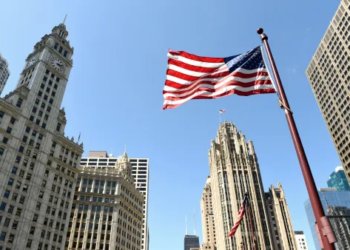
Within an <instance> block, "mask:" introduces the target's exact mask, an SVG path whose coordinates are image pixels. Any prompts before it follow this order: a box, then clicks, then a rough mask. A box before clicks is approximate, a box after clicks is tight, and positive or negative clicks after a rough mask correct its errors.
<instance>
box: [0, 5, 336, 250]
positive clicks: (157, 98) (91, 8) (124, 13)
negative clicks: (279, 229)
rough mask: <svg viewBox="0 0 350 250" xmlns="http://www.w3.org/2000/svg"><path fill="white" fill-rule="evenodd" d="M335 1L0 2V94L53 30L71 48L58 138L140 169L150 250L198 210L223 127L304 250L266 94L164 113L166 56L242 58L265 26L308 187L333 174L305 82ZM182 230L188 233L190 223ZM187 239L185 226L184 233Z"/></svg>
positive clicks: (291, 165) (280, 136)
mask: <svg viewBox="0 0 350 250" xmlns="http://www.w3.org/2000/svg"><path fill="white" fill-rule="evenodd" d="M338 4H339V1H322V4H320V1H316V0H308V1H302V0H294V1H277V0H270V1H259V0H250V1H238V0H217V1H210V0H190V1H189V0H168V1H164V0H153V1H144V0H129V1H112V0H110V1H107V0H105V1H65V0H62V1H58V2H57V1H17V0H12V1H2V3H1V4H0V9H1V10H2V11H1V23H2V26H1V37H0V52H1V53H2V55H3V56H4V57H5V58H6V59H7V60H8V62H9V64H10V70H11V76H10V78H9V81H8V84H7V86H6V88H5V90H4V93H5V94H6V93H8V92H10V91H11V90H13V88H14V86H15V85H16V83H17V80H18V78H19V74H20V72H21V70H22V69H23V66H24V61H25V59H26V57H27V55H28V54H29V53H30V52H31V51H32V49H33V46H34V45H35V43H36V42H38V41H39V40H40V38H41V37H42V36H43V35H44V34H47V33H50V32H51V29H52V28H53V27H54V26H55V25H57V24H59V23H60V22H62V20H63V18H64V16H65V14H68V18H67V21H66V25H67V29H68V31H69V37H68V39H69V40H70V41H71V45H73V46H74V48H75V50H74V55H73V60H74V66H73V69H72V71H71V76H70V79H69V83H68V87H67V90H66V94H65V97H64V102H63V106H64V107H65V109H66V113H67V119H68V125H67V127H66V135H69V136H74V137H75V138H76V137H77V136H78V135H79V133H80V132H81V133H82V136H81V140H82V141H83V142H84V148H85V153H84V155H85V156H86V155H87V154H88V151H90V150H107V151H108V152H111V153H113V154H115V155H119V154H121V153H122V152H123V150H124V145H125V144H127V147H128V154H129V155H130V156H131V157H148V158H149V159H150V171H151V181H150V199H149V228H150V249H151V250H161V249H164V248H166V249H167V250H178V249H182V247H183V237H184V234H185V215H186V214H188V215H189V217H191V214H192V211H193V209H195V211H196V224H197V234H199V236H200V237H201V226H200V225H201V221H200V207H199V201H200V196H201V193H202V189H203V187H204V184H205V180H206V176H207V175H208V173H209V166H208V149H209V147H210V140H212V139H214V138H215V135H216V131H217V129H218V126H219V109H226V111H227V113H226V114H225V115H224V116H223V119H226V120H231V121H233V122H234V123H235V124H236V125H237V127H238V129H239V130H241V131H242V132H243V133H244V134H245V135H246V137H247V139H251V140H253V142H254V145H255V149H256V152H257V156H258V159H259V163H260V168H261V172H262V177H263V183H264V186H265V190H267V189H268V187H269V186H270V185H271V184H274V185H277V182H278V181H280V182H281V183H282V186H283V187H284V190H285V193H286V195H287V200H288V204H289V208H290V212H291V216H292V220H293V226H294V229H295V230H304V231H305V233H306V235H307V240H308V244H309V247H310V249H311V250H313V249H314V244H313V240H312V238H311V233H310V229H309V225H308V223H307V219H306V215H305V210H304V201H305V200H306V199H307V192H306V188H305V185H304V182H303V178H302V175H301V171H300V167H299V163H298V161H297V157H296V154H295V151H294V147H293V144H292V140H291V137H290V134H289V130H288V127H287V123H286V120H285V117H284V113H283V111H282V110H281V109H280V108H279V106H278V101H277V98H276V96H275V95H258V96H252V97H240V96H229V97H225V98H221V99H217V100H195V101H190V102H188V103H186V104H184V105H183V106H180V107H179V108H176V109H174V110H167V111H162V110H161V109H162V101H163V97H162V89H163V84H164V81H165V72H166V67H167V58H166V54H167V50H168V49H169V48H171V49H174V50H185V51H187V52H190V53H193V54H197V55H201V56H212V57H224V56H231V55H235V54H238V53H242V52H245V51H247V50H249V49H251V48H253V47H255V46H257V45H258V44H259V43H260V39H259V37H258V35H257V34H256V29H257V28H259V27H263V28H264V29H265V31H266V33H267V35H268V36H269V41H270V45H271V48H272V51H273V53H274V57H275V59H276V62H277V66H278V68H279V72H280V75H281V78H282V81H283V83H284V86H285V90H286V93H287V95H288V97H289V102H290V104H291V107H292V110H293V112H294V114H295V119H296V123H297V126H298V128H299V132H300V135H301V138H302V141H303V143H304V146H305V150H306V153H307V156H308V159H309V162H310V165H311V167H312V171H313V173H314V177H315V180H316V183H317V186H318V187H325V186H326V181H327V179H328V176H329V174H330V173H331V172H332V171H333V170H334V168H335V167H336V166H338V165H340V162H339V159H338V156H337V154H336V151H335V148H334V146H333V144H332V141H331V138H330V135H329V134H328V131H327V128H326V125H325V123H324V121H323V119H322V116H321V113H320V111H319V109H318V106H317V103H316V101H315V98H314V96H313V94H312V91H311V88H310V86H309V83H308V81H307V78H306V76H305V73H304V72H305V69H306V67H307V65H308V63H309V62H310V60H311V57H312V55H313V54H314V52H315V50H316V48H317V46H318V44H319V42H320V39H321V38H322V36H323V34H324V32H325V31H326V29H327V27H328V24H329V22H330V20H331V19H332V17H333V15H334V13H335V10H336V9H337V7H338ZM190 225H191V224H190ZM189 231H190V232H192V231H193V229H192V226H190V227H189Z"/></svg>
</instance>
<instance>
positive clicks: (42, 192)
mask: <svg viewBox="0 0 350 250" xmlns="http://www.w3.org/2000/svg"><path fill="white" fill-rule="evenodd" d="M43 197H44V191H42V190H41V191H40V192H39V198H40V199H42V198H43Z"/></svg>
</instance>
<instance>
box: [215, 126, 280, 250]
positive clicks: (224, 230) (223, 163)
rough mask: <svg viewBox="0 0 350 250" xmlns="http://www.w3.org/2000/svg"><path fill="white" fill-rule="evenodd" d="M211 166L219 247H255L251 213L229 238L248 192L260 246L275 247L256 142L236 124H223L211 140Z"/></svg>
mask: <svg viewBox="0 0 350 250" xmlns="http://www.w3.org/2000/svg"><path fill="white" fill-rule="evenodd" d="M209 166H210V185H211V193H212V203H213V204H212V206H213V214H214V221H215V233H216V247H217V249H218V250H236V249H239V248H240V247H244V248H243V249H253V241H254V240H253V234H252V232H251V224H250V221H249V213H247V214H246V216H244V217H243V220H242V222H241V224H240V226H239V227H238V229H237V231H236V234H235V236H234V237H227V235H228V234H229V232H230V229H231V228H232V226H233V225H234V220H235V219H237V215H238V211H239V208H240V206H241V202H242V200H243V198H244V194H245V193H248V195H249V201H250V202H249V203H250V207H251V217H252V221H253V225H254V235H255V239H256V240H255V244H256V246H257V249H259V250H267V249H274V247H273V242H272V237H271V233H270V225H269V221H268V215H267V209H266V201H265V197H264V190H263V184H262V180H261V175H260V169H259V164H258V161H257V157H256V154H255V151H254V147H253V143H252V142H251V141H249V142H247V141H246V139H245V136H244V135H243V134H242V133H241V132H240V131H238V130H237V128H236V126H235V125H234V124H233V123H228V122H225V123H223V124H220V128H219V130H218V133H217V136H216V140H215V141H212V142H211V149H210V150H209ZM242 245H243V246H242Z"/></svg>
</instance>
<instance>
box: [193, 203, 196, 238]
mask: <svg viewBox="0 0 350 250" xmlns="http://www.w3.org/2000/svg"><path fill="white" fill-rule="evenodd" d="M193 230H194V235H196V214H195V212H194V208H193Z"/></svg>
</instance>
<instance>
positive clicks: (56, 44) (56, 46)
mask: <svg viewBox="0 0 350 250" xmlns="http://www.w3.org/2000/svg"><path fill="white" fill-rule="evenodd" d="M53 47H54V48H55V49H57V48H58V43H55V45H54V46H53ZM46 72H47V74H48V72H49V71H48V70H46Z"/></svg>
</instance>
